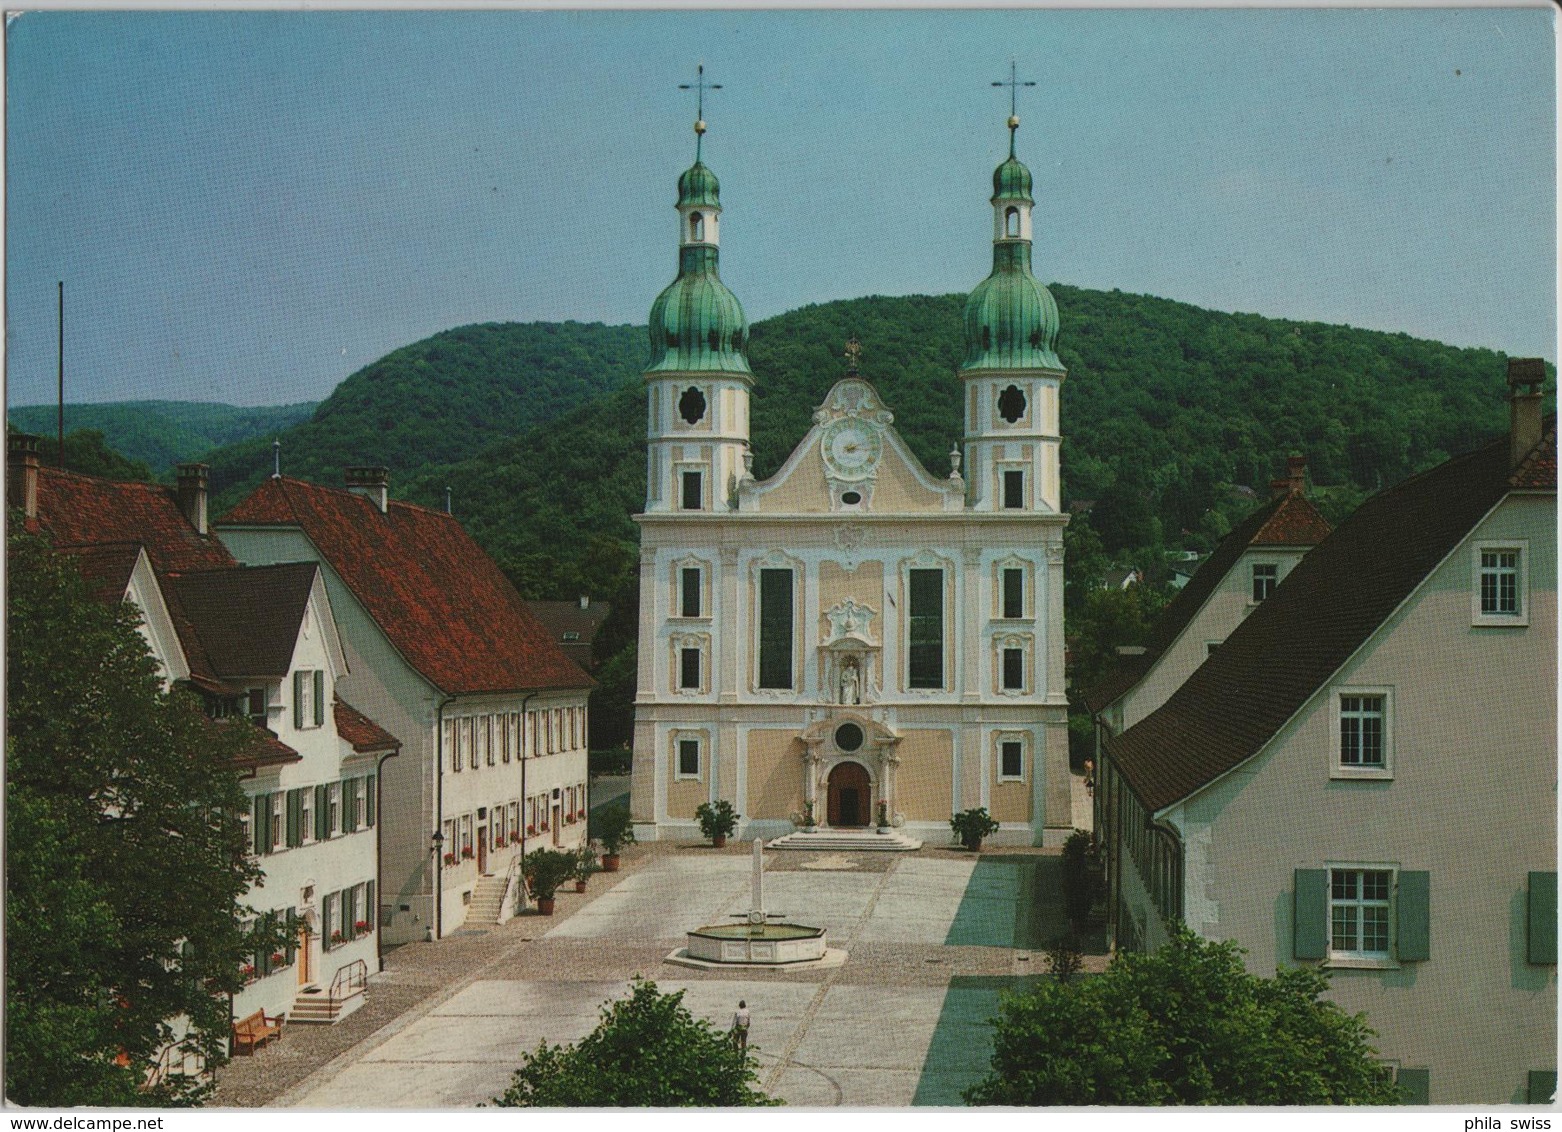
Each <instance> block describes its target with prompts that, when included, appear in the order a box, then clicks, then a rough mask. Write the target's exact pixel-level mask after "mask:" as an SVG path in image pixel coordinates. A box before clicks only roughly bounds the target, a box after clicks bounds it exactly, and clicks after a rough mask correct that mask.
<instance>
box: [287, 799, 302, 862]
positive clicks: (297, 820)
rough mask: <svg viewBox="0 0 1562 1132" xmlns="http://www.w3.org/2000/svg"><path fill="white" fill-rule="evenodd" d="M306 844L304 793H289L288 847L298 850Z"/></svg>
mask: <svg viewBox="0 0 1562 1132" xmlns="http://www.w3.org/2000/svg"><path fill="white" fill-rule="evenodd" d="M303 843H304V792H303V791H302V790H289V791H288V792H287V847H288V848H289V849H297V848H298V847H299V846H300V845H302V844H303Z"/></svg>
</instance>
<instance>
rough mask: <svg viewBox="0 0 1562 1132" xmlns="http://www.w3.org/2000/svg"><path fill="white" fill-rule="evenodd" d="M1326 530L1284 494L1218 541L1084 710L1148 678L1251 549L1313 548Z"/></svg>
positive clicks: (1308, 507) (1296, 498) (1301, 501)
mask: <svg viewBox="0 0 1562 1132" xmlns="http://www.w3.org/2000/svg"><path fill="white" fill-rule="evenodd" d="M1329 529H1330V528H1329V522H1328V520H1327V519H1325V518H1324V517H1323V516H1322V515H1320V514H1319V513H1318V509H1317V508H1316V507H1314V506H1313V505H1312V504H1311V503H1309V502H1308V501H1307V498H1306V497H1305V496H1302V495H1295V494H1292V495H1282V496H1280V497H1278V498H1275V499H1271V500H1270V501H1269V502H1268V503H1265V504H1264V505H1263V506H1262V507H1260V508H1259V509H1258V510H1256V511H1254V512H1253V513H1252V514H1251V515H1249V516H1248V517H1247V518H1246V519H1244V520H1242V522H1241V523H1239V524H1237V525H1236V526H1235V527H1233V528H1232V529H1231V531H1230V532H1229V533H1228V534H1227V535H1226V537H1225V538H1223V539H1221V540H1220V543H1219V544H1218V545H1217V546H1216V547H1215V550H1214V552H1213V553H1211V554H1210V556H1209V557H1208V558H1207V559H1205V561H1204V564H1203V565H1202V566H1200V567H1199V568H1198V569H1197V570H1196V571H1194V574H1193V577H1192V578H1190V579H1189V580H1188V584H1187V585H1185V586H1183V587H1182V589H1180V590H1178V591H1177V596H1176V597H1174V598H1172V600H1171V601H1170V602H1169V603H1168V604H1167V606H1166V608H1165V609H1163V610H1162V611H1161V615H1160V617H1158V618H1156V621H1155V624H1154V625H1153V626H1152V627H1151V629H1150V635H1149V638H1148V639H1147V640H1146V641H1145V643H1144V652H1143V653H1140V654H1139V655H1138V656H1129V657H1124V658H1123V659H1122V660H1121V661H1119V662H1118V664H1117V666H1116V667H1115V668H1113V669H1112V671H1111V673H1110V674H1109V675H1108V676H1107V678H1106V679H1105V680H1103V681H1102V682H1101V683H1100V684H1098V685H1097V686H1096V687H1094V688H1092V689H1091V690H1090V691H1089V692H1087V693H1086V694H1085V706H1086V707H1087V708H1089V709H1090V710H1091V711H1101V710H1102V709H1104V708H1105V707H1106V706H1107V705H1108V704H1110V703H1111V702H1112V701H1113V700H1116V699H1117V698H1118V697H1120V696H1122V695H1124V694H1126V693H1127V692H1129V691H1131V690H1132V689H1133V688H1134V687H1135V686H1136V685H1137V684H1138V683H1139V681H1141V680H1143V679H1144V678H1145V677H1146V676H1148V675H1149V674H1150V669H1151V668H1153V667H1154V666H1155V662H1156V661H1157V660H1159V659H1160V658H1161V656H1162V654H1164V653H1165V652H1166V650H1167V649H1169V648H1171V647H1172V645H1173V644H1174V643H1176V640H1177V638H1178V637H1180V636H1181V635H1182V631H1183V630H1184V629H1186V628H1187V627H1188V625H1189V624H1190V623H1191V622H1192V621H1193V618H1194V617H1195V616H1196V615H1197V614H1198V612H1199V610H1201V609H1203V608H1204V603H1205V602H1207V601H1208V600H1209V599H1210V595H1211V594H1213V593H1214V592H1215V589H1216V587H1218V586H1219V585H1220V583H1221V580H1222V579H1224V578H1225V576H1226V574H1227V573H1228V572H1230V570H1231V568H1232V567H1233V566H1235V565H1236V564H1237V560H1238V559H1240V558H1241V557H1242V555H1243V553H1244V552H1245V551H1246V550H1247V549H1248V548H1249V547H1250V546H1295V547H1306V546H1316V545H1317V544H1318V543H1320V542H1322V541H1323V540H1324V539H1325V538H1327V537H1328V535H1329ZM1222 647H1224V646H1222Z"/></svg>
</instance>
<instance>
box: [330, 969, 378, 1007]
mask: <svg viewBox="0 0 1562 1132" xmlns="http://www.w3.org/2000/svg"><path fill="white" fill-rule="evenodd" d="M344 975H345V976H346V977H347V985H346V988H345V989H346V993H345V994H343V993H340V992H341V990H342V989H343V988H342V976H344ZM368 985H369V965H368V964H367V963H365V962H364V961H363V960H362V959H354V960H353V961H352V962H351V963H344V964H343V965H342V966H340V967H338V968H337V969H336V976H335V977H334V978H332V980H331V989H330V991H329V992H328V997H329V998H330V1002H331V1006H332V1007H333V1008H334V1007H335V1006H336V1004H337V1003H338V1002H339V1001H341V1000H342V999H344V998H348V997H350V996H351V995H354V994H356V993H357V992H358V991H361V990H363V989H364V988H365V987H367V986H368Z"/></svg>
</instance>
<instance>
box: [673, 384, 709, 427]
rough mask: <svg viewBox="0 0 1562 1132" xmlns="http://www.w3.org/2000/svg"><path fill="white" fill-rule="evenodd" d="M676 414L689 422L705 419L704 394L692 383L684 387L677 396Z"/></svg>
mask: <svg viewBox="0 0 1562 1132" xmlns="http://www.w3.org/2000/svg"><path fill="white" fill-rule="evenodd" d="M678 415H679V416H681V417H682V418H683V419H684V420H686V421H688V422H689V423H690V424H699V423H700V421H702V420H704V419H705V394H703V393H701V392H700V391H699V390H698V389H696V388H694V386H692V385H691V386H689V388H687V389H685V390H684V391H683V396H682V397H680V398H678Z"/></svg>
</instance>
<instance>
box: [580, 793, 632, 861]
mask: <svg viewBox="0 0 1562 1132" xmlns="http://www.w3.org/2000/svg"><path fill="white" fill-rule="evenodd" d="M631 826H632V823H631V822H630V820H629V807H628V806H606V807H604V808H602V809H600V810H598V811H597V812H596V813H594V814H593V815H592V816H591V825H590V826H589V827H588V834H589V836H591V837H592V838H593V839H595V840H596V841H599V842H600V843H601V844H602V871H603V872H605V873H616V872H618V854H619V850H620V849H622V848H623V847H624V846H625V845H632V844H633V843H634V840H635V831H634V829H633V828H632V827H631Z"/></svg>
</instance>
